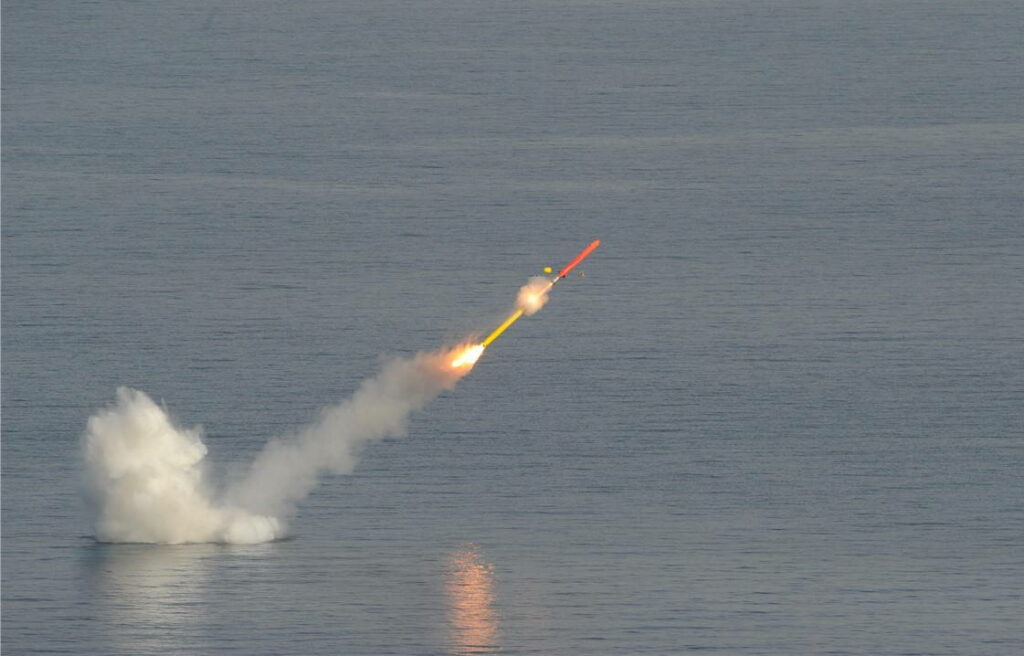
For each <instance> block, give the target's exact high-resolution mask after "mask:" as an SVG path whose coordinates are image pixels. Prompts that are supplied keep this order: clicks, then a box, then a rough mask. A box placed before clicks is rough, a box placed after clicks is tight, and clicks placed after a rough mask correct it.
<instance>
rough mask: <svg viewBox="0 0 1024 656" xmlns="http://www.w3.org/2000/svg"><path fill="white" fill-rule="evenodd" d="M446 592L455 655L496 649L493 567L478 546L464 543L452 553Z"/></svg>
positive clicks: (490, 651) (460, 655)
mask: <svg viewBox="0 0 1024 656" xmlns="http://www.w3.org/2000/svg"><path fill="white" fill-rule="evenodd" d="M445 593H446V595H447V597H448V622H449V628H450V630H451V645H452V648H451V653H452V654H453V656H468V655H469V654H487V653H493V652H494V651H496V650H497V648H498V646H497V637H498V616H497V613H496V612H495V610H494V566H493V565H492V564H491V563H489V562H487V561H486V560H484V558H483V557H482V556H481V555H480V551H479V547H477V546H476V545H473V544H467V545H463V546H462V547H461V548H460V549H459V550H458V551H455V552H453V553H452V554H451V555H450V556H449V558H448V571H447V576H446V579H445Z"/></svg>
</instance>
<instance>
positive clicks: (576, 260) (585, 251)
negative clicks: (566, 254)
mask: <svg viewBox="0 0 1024 656" xmlns="http://www.w3.org/2000/svg"><path fill="white" fill-rule="evenodd" d="M600 245H601V240H600V239H595V240H594V241H592V242H590V244H589V245H588V246H587V247H586V248H584V249H583V250H582V251H580V254H579V255H577V256H576V257H574V258H572V261H571V262H569V263H568V264H566V265H565V266H564V267H562V270H561V271H559V272H558V275H557V276H555V277H554V278H553V279H552V280H551V284H552V285H554V284H555V283H556V282H558V281H559V280H561V279H562V278H564V277H566V276H567V275H569V272H570V271H572V270H573V269H575V268H576V265H577V264H579V263H580V262H582V261H583V260H585V259H587V256H588V255H590V254H591V253H593V252H594V249H595V248H597V247H598V246H600Z"/></svg>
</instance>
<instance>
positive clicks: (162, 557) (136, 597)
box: [86, 544, 220, 654]
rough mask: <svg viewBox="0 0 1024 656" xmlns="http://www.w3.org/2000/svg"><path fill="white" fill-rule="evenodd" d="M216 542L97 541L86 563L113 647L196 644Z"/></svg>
mask: <svg viewBox="0 0 1024 656" xmlns="http://www.w3.org/2000/svg"><path fill="white" fill-rule="evenodd" d="M219 549H220V547H218V546H217V545H210V544H200V545H176V546H159V547H155V546H153V545H148V544H99V545H96V546H95V547H92V548H91V549H90V551H91V553H90V556H89V557H88V558H87V562H86V566H87V567H88V569H89V575H90V579H91V580H92V581H93V584H94V586H95V594H96V599H97V601H98V602H99V603H98V604H97V609H96V610H97V612H98V613H99V614H100V615H101V616H102V617H103V622H102V625H103V626H105V627H108V628H109V629H110V632H109V634H108V635H106V636H105V639H106V640H107V641H108V642H109V645H110V649H111V652H113V653H133V654H148V653H159V652H161V651H167V650H175V649H181V648H183V647H186V648H187V647H198V646H199V642H198V636H199V634H200V633H201V626H200V625H201V616H200V613H199V612H198V609H199V608H201V602H202V598H203V593H204V590H205V588H206V583H207V579H208V577H209V567H208V561H209V559H210V558H211V557H213V556H215V555H216V553H217V552H218V550H219ZM155 628H159V630H154V629H155Z"/></svg>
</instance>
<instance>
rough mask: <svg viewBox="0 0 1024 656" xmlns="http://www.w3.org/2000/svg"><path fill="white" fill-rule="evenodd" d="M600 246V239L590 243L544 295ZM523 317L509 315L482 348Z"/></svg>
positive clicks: (519, 312) (513, 314) (487, 338)
mask: <svg viewBox="0 0 1024 656" xmlns="http://www.w3.org/2000/svg"><path fill="white" fill-rule="evenodd" d="M600 245H601V240H600V239H595V240H594V241H592V242H590V244H589V245H588V246H587V247H586V248H584V249H583V250H582V251H580V252H579V254H578V255H577V256H576V257H574V258H572V260H570V261H569V263H568V264H566V265H565V266H564V267H562V269H561V270H560V271H559V272H558V275H556V276H555V277H554V278H552V279H551V280H550V281H548V286H547V287H546V288H545V289H544V290H543V293H547V292H548V290H550V289H551V288H552V287H554V286H555V284H557V283H558V281H559V280H561V279H562V278H565V277H566V276H567V275H569V272H570V271H572V270H573V269H575V268H576V265H578V264H579V263H580V262H582V261H583V260H585V259H587V256H588V255H590V254H591V253H593V252H594V249H595V248H597V247H598V246H600ZM521 316H523V310H522V309H519V310H516V311H515V312H513V313H512V314H510V315H508V317H507V318H506V319H505V320H504V321H502V322H501V323H500V324H499V325H498V327H497V328H495V329H494V330H492V331H491V334H490V335H488V336H487V337H486V338H484V341H482V342H480V346H482V347H483V348H487V347H488V346H490V345H491V342H493V341H494V340H496V339H498V338H499V337H501V335H502V333H504V332H505V331H506V330H508V329H509V327H510V326H511V325H512V324H514V323H515V322H517V321H519V318H520V317H521Z"/></svg>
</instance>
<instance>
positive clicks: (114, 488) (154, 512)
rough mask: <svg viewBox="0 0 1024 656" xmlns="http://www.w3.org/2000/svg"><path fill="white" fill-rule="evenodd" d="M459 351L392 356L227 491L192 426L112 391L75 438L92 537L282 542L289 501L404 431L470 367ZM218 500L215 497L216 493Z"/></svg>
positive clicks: (135, 395)
mask: <svg viewBox="0 0 1024 656" xmlns="http://www.w3.org/2000/svg"><path fill="white" fill-rule="evenodd" d="M456 350H457V349H442V350H440V351H436V352H433V353H420V354H417V355H416V356H414V357H412V358H410V359H395V360H392V361H390V362H388V363H386V364H385V365H384V367H383V368H382V369H381V371H380V373H378V374H377V375H376V376H374V377H373V378H370V379H369V380H367V381H365V382H364V383H363V384H362V386H361V387H360V388H359V390H358V391H356V393H355V394H354V395H353V396H352V397H351V398H350V399H348V400H346V401H344V402H342V403H341V404H339V405H337V406H334V407H330V408H326V409H324V410H323V411H322V412H321V416H320V419H319V421H317V422H316V423H315V424H313V425H312V426H309V427H307V428H306V429H304V430H302V431H300V432H299V433H297V434H296V435H294V436H292V437H290V438H286V439H274V440H271V441H270V442H269V443H268V444H267V445H266V447H265V448H264V449H263V451H262V452H261V453H260V454H259V456H257V458H256V460H255V461H254V462H253V463H252V466H251V467H250V469H249V472H248V475H247V476H246V477H245V478H243V479H242V480H240V481H239V482H238V483H236V484H235V485H232V486H231V487H230V489H227V490H223V491H219V490H217V489H215V487H214V486H213V485H212V484H211V482H210V481H209V479H208V473H207V470H206V468H205V466H204V465H205V463H204V462H203V460H204V458H205V456H206V446H205V445H204V444H203V441H202V437H201V431H200V429H198V428H193V429H183V428H179V427H176V426H174V425H173V424H172V423H171V421H170V419H169V418H168V416H167V413H166V412H165V411H164V410H163V409H162V408H160V407H159V406H158V405H156V404H155V403H154V402H153V401H152V400H151V399H150V398H149V397H148V396H146V395H145V394H144V393H142V392H139V391H136V390H131V389H128V388H124V387H122V388H120V389H118V390H117V403H116V404H115V405H114V406H113V407H111V408H107V409H104V410H101V411H99V412H98V413H97V414H96V415H94V416H93V417H92V418H91V419H90V420H89V422H88V426H87V430H86V433H85V435H84V436H83V439H82V446H83V457H84V461H85V465H86V482H87V485H88V487H89V490H90V493H91V497H92V499H93V501H94V503H95V506H96V521H95V529H96V537H97V539H99V540H102V541H107V542H156V543H168V544H178V543H183V542H228V543H256V542H266V541H268V540H273V539H276V538H280V537H282V536H284V535H285V534H286V532H287V525H286V522H287V520H288V518H289V517H290V516H291V515H292V514H293V513H294V511H295V504H296V503H298V502H299V501H300V500H302V499H303V498H304V497H306V496H307V495H308V494H309V493H310V492H311V491H312V490H313V488H314V487H315V486H316V484H317V481H318V479H319V477H320V476H321V475H322V474H324V473H328V472H333V473H348V472H351V471H352V469H353V468H354V467H355V464H356V459H357V457H358V453H359V451H360V450H361V449H362V447H363V446H365V445H366V444H367V443H368V442H371V441H373V440H379V439H381V438H383V437H388V436H401V435H404V434H405V430H406V422H407V420H408V416H409V414H410V413H412V412H413V411H415V410H419V409H421V408H423V407H424V406H425V405H426V404H427V403H429V402H430V401H431V400H433V399H434V398H435V397H437V395H439V394H440V393H441V392H443V391H444V390H448V389H452V388H453V387H454V386H455V383H456V382H457V381H458V380H459V378H461V377H462V376H464V375H465V374H466V373H468V371H469V370H470V369H471V368H472V365H469V366H462V367H453V366H451V361H452V359H453V353H454V352H455V351H456ZM218 493H219V494H218Z"/></svg>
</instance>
